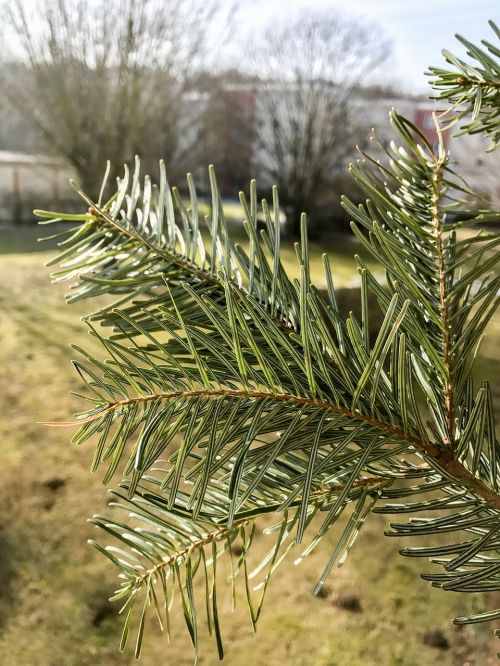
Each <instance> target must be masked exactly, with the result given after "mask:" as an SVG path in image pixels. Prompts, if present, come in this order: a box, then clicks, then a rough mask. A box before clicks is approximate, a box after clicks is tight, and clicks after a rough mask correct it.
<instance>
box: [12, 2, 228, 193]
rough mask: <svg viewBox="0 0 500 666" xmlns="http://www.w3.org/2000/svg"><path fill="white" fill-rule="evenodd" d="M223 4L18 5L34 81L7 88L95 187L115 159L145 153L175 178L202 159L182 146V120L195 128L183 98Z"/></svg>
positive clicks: (117, 163) (18, 25)
mask: <svg viewBox="0 0 500 666" xmlns="http://www.w3.org/2000/svg"><path fill="white" fill-rule="evenodd" d="M224 7H227V3H223V2H222V1H221V0H107V1H106V2H103V1H99V0H46V1H45V2H39V3H38V5H37V6H36V7H35V8H33V7H32V6H31V5H30V6H29V7H28V8H27V7H26V5H25V3H23V0H15V1H14V3H13V5H12V8H10V9H9V10H8V12H7V13H8V24H9V25H10V27H11V28H13V33H14V34H15V35H16V36H17V39H18V43H17V45H16V48H17V51H18V53H20V54H21V59H22V60H23V62H24V66H25V68H26V70H27V75H28V76H27V77H25V78H27V85H22V86H21V85H18V79H17V77H12V76H11V77H9V78H7V79H5V80H4V81H3V85H4V91H5V93H6V94H7V95H8V97H9V98H10V99H11V100H12V101H13V102H14V103H15V105H16V106H17V108H18V109H19V110H20V111H21V113H23V114H24V115H25V116H26V117H27V118H28V119H29V120H30V122H31V123H32V124H33V125H35V126H36V127H38V129H39V130H40V131H41V133H42V134H43V136H44V137H45V138H46V140H47V142H48V144H49V145H50V146H52V147H53V150H54V151H55V152H57V153H58V154H60V155H61V156H63V157H64V158H66V159H67V160H68V161H69V162H70V163H71V164H72V165H73V166H74V167H75V169H76V170H77V172H78V174H79V177H80V180H81V181H82V185H83V187H84V188H87V191H92V190H93V188H95V186H96V174H99V173H101V172H102V170H103V167H104V164H105V161H106V160H107V159H110V160H111V162H112V164H113V166H114V168H116V169H120V168H121V165H122V164H123V163H124V162H127V161H130V160H131V159H132V158H133V156H134V154H135V153H136V152H138V151H139V150H140V151H141V152H142V155H143V157H144V158H146V160H145V161H146V164H147V161H148V160H147V158H148V157H149V158H151V159H155V160H156V159H158V158H159V157H165V158H166V159H167V160H168V161H169V163H170V167H169V169H170V172H171V173H173V174H174V175H176V172H178V170H181V169H183V164H182V163H183V160H182V157H183V154H186V153H189V155H190V161H191V162H192V161H193V159H194V156H193V152H192V148H193V146H192V145H187V142H186V140H184V141H183V142H182V141H179V138H180V137H182V135H183V128H182V122H183V119H185V118H189V120H190V122H193V114H189V112H188V111H189V109H186V106H187V104H188V102H187V101H186V99H185V97H186V96H185V92H186V90H187V89H188V88H189V85H190V82H191V81H192V77H193V76H194V73H195V72H196V71H197V70H198V69H199V67H200V66H201V65H202V64H203V65H205V64H206V58H207V51H208V48H207V47H208V46H209V38H211V37H212V36H213V32H214V31H213V29H211V26H212V25H213V22H214V20H215V19H216V17H218V16H220V15H221V13H222V12H223V11H225V10H224ZM222 25H223V24H222V21H218V26H222ZM184 134H185V133H184ZM187 136H191V137H192V136H193V131H192V128H191V131H190V132H189V133H188V134H187ZM89 188H90V189H89Z"/></svg>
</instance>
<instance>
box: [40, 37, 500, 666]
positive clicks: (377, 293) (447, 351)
mask: <svg viewBox="0 0 500 666" xmlns="http://www.w3.org/2000/svg"><path fill="white" fill-rule="evenodd" d="M490 51H491V52H492V53H493V54H494V55H496V56H498V50H496V51H495V50H494V47H491V48H490ZM460 67H462V64H460ZM467 67H468V70H467V71H468V72H469V73H471V71H472V70H471V68H472V65H470V66H469V65H468V66H467ZM488 71H491V72H492V74H493V76H494V77H497V79H498V78H499V76H500V69H499V63H498V58H497V59H496V60H494V61H493V60H491V63H490V64H489V70H488ZM441 76H442V81H448V80H450V77H451V74H449V73H442V74H441ZM436 85H439V83H438V82H437V83H436ZM458 86H462V87H461V89H460V90H458V88H457V87H458ZM454 90H455V94H456V95H459V94H460V95H461V97H460V99H462V98H467V95H469V94H470V93H469V82H468V81H465V80H464V81H462V82H461V83H458V82H456V83H455V88H454ZM475 94H476V102H475V109H474V111H475V118H476V119H475V121H474V123H475V124H474V126H473V130H474V131H484V132H486V133H487V134H489V135H490V136H493V138H494V137H495V134H494V131H496V130H494V128H493V126H492V118H493V113H497V114H498V104H497V102H498V96H497V97H495V98H492V97H491V96H485V97H484V98H482V97H480V98H479V101H477V99H478V97H477V93H475ZM454 99H455V97H454ZM483 102H484V103H485V104H487V107H486V111H485V112H484V113H483V111H482V110H483V106H482V104H483ZM494 104H496V106H494ZM493 106H494V108H493ZM391 120H392V124H393V127H394V130H395V133H396V136H397V140H396V141H395V142H394V143H393V144H391V146H390V147H389V148H388V149H387V150H385V155H384V159H382V160H380V161H379V160H374V159H372V158H370V157H368V156H364V158H363V159H360V160H359V161H358V162H357V164H356V165H355V166H353V167H352V169H351V171H352V175H353V177H354V178H355V179H356V181H357V183H358V185H359V187H360V188H361V190H362V191H363V192H364V194H365V195H366V197H367V198H366V202H365V204H362V205H359V206H355V205H354V204H353V203H352V202H350V201H349V200H347V199H346V200H344V207H345V209H346V210H347V211H348V213H349V215H350V216H351V218H352V220H353V222H352V229H353V232H354V234H355V235H356V237H357V238H358V239H359V241H360V242H361V243H362V245H363V246H364V247H365V248H366V250H367V251H368V252H369V253H371V254H372V255H373V256H374V257H375V258H376V259H377V260H378V261H379V262H380V263H381V264H382V265H383V266H384V268H385V272H386V280H384V282H383V283H381V282H379V281H378V280H377V279H376V277H375V276H374V275H373V274H372V273H371V272H370V270H369V269H368V268H367V267H366V265H365V264H364V263H363V261H362V260H361V259H360V258H359V257H356V262H357V266H358V272H359V274H360V277H361V313H362V314H361V316H360V318H359V319H358V318H356V317H355V316H354V315H353V314H350V315H349V316H348V317H347V318H345V317H344V316H342V314H341V313H340V312H339V309H338V307H337V302H336V297H335V289H334V286H333V279H332V271H331V269H330V264H329V262H328V259H327V258H326V256H325V257H324V270H325V282H326V285H327V288H326V289H325V290H324V291H320V290H318V289H317V288H316V287H315V286H314V285H313V284H312V283H311V280H310V271H309V259H308V245H307V232H306V219H305V216H304V217H303V223H302V237H301V241H300V243H297V244H296V250H297V262H298V267H299V271H298V272H299V274H300V279H298V280H290V279H289V278H288V276H287V275H286V273H285V271H284V269H283V267H282V265H281V263H280V222H279V202H278V195H277V192H276V191H274V192H273V201H272V204H271V205H270V206H269V205H268V204H267V203H266V202H265V201H263V202H262V206H261V208H260V209H259V207H258V203H257V193H256V187H255V183H252V184H251V187H250V193H249V197H248V199H247V198H246V197H245V196H244V195H243V194H242V195H241V208H242V216H243V217H244V223H243V224H244V228H245V231H246V234H247V236H248V251H247V252H245V251H244V250H243V249H242V247H240V246H239V245H238V244H237V243H235V242H234V241H233V240H232V239H231V236H230V234H229V233H228V229H227V226H226V224H225V221H224V215H223V208H222V204H221V200H220V196H219V193H218V190H217V185H216V181H215V176H214V173H213V170H210V182H211V186H212V202H211V214H210V215H209V216H208V217H207V218H205V219H201V216H200V214H199V204H198V201H197V198H196V192H195V188H194V185H193V182H192V180H191V178H190V177H188V192H189V197H188V199H189V201H187V200H186V199H185V198H183V197H181V196H180V195H179V193H178V191H177V190H176V189H175V188H173V189H171V188H170V187H169V185H168V183H167V180H166V177H165V170H164V167H163V164H161V165H160V179H159V185H158V186H157V187H156V186H153V185H152V184H151V181H150V179H149V178H148V177H147V176H146V178H145V179H144V182H143V184H140V181H139V166H138V164H137V165H136V168H135V170H134V172H133V174H132V175H131V174H130V173H129V171H128V170H127V169H126V170H125V175H124V177H123V179H121V180H120V181H119V182H118V187H117V190H116V192H115V194H114V195H113V196H112V197H111V199H109V200H108V201H103V197H102V196H101V197H100V198H99V200H98V201H97V202H94V201H91V200H89V199H88V198H87V197H86V196H85V195H84V194H83V193H81V196H82V198H83V199H84V201H86V203H87V205H88V212H87V213H83V214H82V215H56V214H53V213H50V212H49V213H46V212H44V211H38V213H39V215H40V216H42V217H45V218H47V221H48V222H60V221H62V220H64V221H67V222H69V223H70V228H69V229H68V230H67V231H65V232H64V235H65V236H67V237H65V238H64V239H63V240H61V243H60V244H61V248H62V250H61V253H60V254H59V256H58V257H57V258H56V259H54V261H53V262H52V263H57V264H59V265H60V268H59V269H58V270H57V272H55V273H54V279H55V280H56V281H61V280H69V281H71V283H72V289H71V294H70V296H69V299H68V300H69V301H70V302H74V301H77V300H80V299H87V298H92V297H95V296H102V295H107V296H109V295H110V294H112V295H114V301H113V302H112V303H111V302H110V299H109V298H108V299H107V301H106V302H107V303H108V305H105V306H104V307H102V308H100V309H99V310H98V311H96V312H95V313H94V314H92V315H90V316H89V317H88V318H86V322H87V323H88V326H89V327H90V330H91V332H92V334H93V335H94V336H95V337H96V338H98V340H99V342H100V343H101V347H102V352H103V354H102V356H99V357H98V358H97V357H93V356H92V355H90V354H89V353H88V352H86V351H85V350H83V349H77V351H78V352H79V359H80V360H78V361H75V362H74V364H75V368H76V369H77V371H78V373H79V374H80V376H81V378H82V379H83V381H84V382H85V384H86V385H87V387H88V390H87V392H86V394H85V395H84V396H82V397H83V399H84V400H86V401H87V408H86V409H85V410H84V411H82V412H81V413H80V414H78V415H77V418H76V423H77V424H78V425H79V429H78V431H77V433H76V435H75V436H74V441H75V442H76V443H78V444H81V443H83V442H85V441H87V440H88V439H90V438H92V439H93V440H95V441H96V442H97V446H96V452H95V456H94V461H93V465H92V469H93V470H94V471H95V470H102V471H103V473H104V481H105V482H106V483H108V482H111V481H112V480H114V479H115V478H116V477H117V478H121V479H122V480H121V481H120V482H118V483H116V484H115V489H114V490H113V491H112V494H113V498H114V500H113V505H114V506H115V507H116V509H115V510H114V511H113V512H112V514H113V515H112V517H108V516H102V515H96V516H94V517H93V519H92V522H93V523H94V524H95V525H97V526H98V527H99V528H101V530H102V532H106V533H107V535H109V536H110V537H112V542H111V544H110V545H104V546H103V545H100V544H97V543H95V544H94V545H95V546H96V547H97V548H98V549H99V550H100V551H101V552H102V553H103V554H104V555H106V556H107V557H108V558H109V559H110V560H111V561H112V562H113V563H114V564H115V565H116V567H117V568H118V570H119V572H120V576H121V581H122V582H121V587H120V589H119V591H118V592H117V593H116V595H115V598H116V599H119V600H120V601H121V602H122V604H123V613H124V615H125V618H126V619H125V628H124V632H123V639H122V648H123V647H124V646H125V643H126V641H127V637H128V635H129V631H130V628H131V626H132V625H133V624H134V618H136V620H135V624H136V625H137V627H138V629H137V638H136V648H135V649H136V654H137V655H138V654H139V652H140V649H141V643H142V638H143V632H144V621H145V617H146V614H147V613H154V614H156V615H157V618H158V622H159V624H160V626H161V627H162V628H166V629H167V631H168V629H169V624H170V617H169V611H170V607H171V603H172V601H173V598H174V592H176V594H178V596H179V601H180V604H181V606H182V610H183V613H184V618H185V621H186V625H187V628H188V631H189V634H190V636H191V639H192V642H193V645H194V646H195V648H196V646H197V644H198V631H199V622H200V616H202V615H204V616H205V617H206V623H207V624H208V628H209V630H210V631H211V632H212V633H213V634H214V636H215V640H216V645H217V649H218V652H219V655H220V656H221V657H222V655H223V647H222V638H221V630H220V626H219V616H218V606H217V595H218V583H219V582H220V575H218V573H217V568H219V567H220V566H223V564H224V567H225V570H226V572H227V571H229V574H230V578H231V579H232V580H233V588H234V580H235V579H236V578H238V577H239V578H241V579H242V580H243V585H244V589H245V590H246V593H247V599H248V604H249V608H250V614H251V620H252V622H253V623H254V625H255V623H256V622H257V620H258V618H259V615H260V612H261V608H262V601H263V599H264V594H265V592H266V589H267V586H268V582H269V579H270V576H271V574H272V573H273V572H274V570H275V569H276V567H277V565H278V564H279V562H280V561H281V560H282V559H283V557H284V556H285V554H286V553H287V552H288V550H289V549H290V548H291V547H292V546H295V549H297V548H299V549H300V554H299V556H298V558H297V559H298V560H300V559H301V558H302V557H304V556H306V555H307V554H308V553H310V552H311V550H312V549H313V548H315V547H316V546H318V545H321V541H322V538H323V536H324V535H325V534H326V533H327V531H328V530H329V529H330V528H331V527H332V525H334V524H335V522H336V521H337V520H338V519H339V517H340V516H341V515H342V514H343V512H344V511H347V512H348V519H347V520H346V522H345V528H344V530H343V531H342V533H341V536H340V537H339V541H338V543H337V546H336V548H335V549H334V552H333V553H329V554H327V562H326V566H325V569H324V571H323V573H322V574H321V575H320V577H319V582H318V586H317V588H316V590H318V589H319V588H320V587H321V585H322V584H323V583H324V581H325V579H326V577H327V576H328V574H329V572H330V571H331V569H332V567H333V566H335V565H340V564H342V562H343V561H344V560H345V557H346V556H347V553H348V551H349V549H350V548H351V546H352V545H353V542H354V541H355V539H356V536H357V534H358V532H359V530H360V529H361V527H362V525H363V523H364V521H365V519H366V518H367V517H368V516H369V514H370V513H371V512H384V513H391V514H396V515H397V519H398V521H402V522H396V523H394V524H393V525H392V531H391V532H390V534H392V535H404V536H413V537H415V543H416V544H417V545H416V546H415V547H413V548H406V549H405V550H404V551H403V554H405V555H408V556H412V557H427V558H431V560H432V561H433V562H434V563H437V564H438V565H440V566H441V568H440V571H439V573H430V574H425V575H424V578H426V579H427V580H430V581H432V584H433V585H435V586H437V587H441V588H443V589H445V590H458V591H462V592H477V591H490V590H498V589H500V556H499V551H500V488H499V486H500V448H499V445H498V441H497V440H496V438H495V429H494V415H493V407H492V397H491V390H490V387H489V385H488V383H487V382H482V383H481V384H480V385H479V386H478V387H477V386H475V384H474V382H473V379H472V374H473V370H474V363H475V359H476V356H477V351H478V347H479V343H480V340H481V338H482V335H483V332H484V330H485V327H486V325H487V323H488V321H489V320H490V318H491V316H492V315H493V313H494V312H495V308H496V306H497V305H498V291H499V288H500V278H499V277H498V276H497V275H496V274H495V272H494V266H495V264H496V262H497V261H498V258H499V254H498V250H497V248H498V239H499V236H498V234H494V233H480V234H477V235H475V236H471V235H470V234H467V235H465V236H464V235H460V234H458V233H457V232H458V231H459V230H460V228H461V227H462V226H463V225H464V223H463V222H457V220H460V219H463V218H464V216H465V217H470V211H468V209H467V206H466V204H464V203H463V202H462V201H461V198H460V197H461V196H462V193H463V191H464V190H463V185H462V184H461V181H460V180H459V179H458V178H457V177H456V176H455V175H454V173H453V170H452V168H451V167H450V158H449V155H448V153H447V151H446V149H445V146H444V143H443V141H442V139H441V140H440V142H439V145H438V146H437V147H433V146H431V145H430V144H429V142H428V141H427V140H426V139H425V137H424V136H423V135H422V134H420V133H419V131H418V130H417V129H416V128H415V127H414V126H412V125H411V123H410V122H409V121H408V120H406V119H404V118H402V117H401V116H399V115H398V114H397V113H395V112H393V113H392V116H391ZM481 122H483V123H484V124H483V125H482V126H480V125H478V123H481ZM436 126H437V130H438V136H439V137H440V138H441V137H442V134H441V129H440V126H439V121H438V120H436ZM471 131H472V130H471ZM492 132H493V134H492ZM105 182H106V178H105V180H104V183H105ZM103 191H104V184H103V189H102V192H103ZM260 215H262V216H263V217H264V219H265V221H266V224H265V228H264V229H263V230H261V231H258V226H257V218H258V216H260ZM487 218H488V215H485V214H483V215H480V216H478V217H476V218H475V219H474V220H472V221H470V220H469V221H468V222H467V225H470V224H474V223H478V222H480V221H482V220H483V221H484V220H485V219H487ZM71 223H76V224H74V225H73V224H71ZM369 301H370V302H371V301H375V302H376V304H377V307H378V308H379V309H380V311H381V313H382V316H383V323H382V325H381V327H380V330H379V332H378V335H377V336H376V337H375V339H373V336H371V335H370V326H369V317H370V313H369V307H368V303H369ZM407 513H410V514H412V517H411V518H409V519H408V520H406V521H405V520H403V518H404V515H403V514H407ZM269 514H273V515H275V519H276V524H275V525H274V526H273V527H267V528H266V531H267V532H268V533H269V534H271V535H274V536H273V546H272V548H270V550H269V553H268V555H267V556H266V557H265V558H264V560H263V561H262V562H261V563H260V564H259V565H258V566H257V568H256V569H255V570H253V571H250V570H249V565H248V555H249V553H251V551H252V541H253V537H254V534H255V531H256V529H257V527H258V525H259V521H260V520H261V519H262V518H263V517H265V516H268V515H269ZM266 525H268V522H266ZM436 534H441V535H442V536H443V541H442V543H441V545H432V546H427V545H426V542H425V537H426V536H427V535H436ZM236 540H239V542H240V544H241V546H240V548H239V550H238V551H236V549H235V548H234V546H233V542H235V541H236ZM299 544H301V545H299ZM234 552H237V553H238V554H236V555H235V554H234ZM221 558H222V559H221ZM219 559H221V562H222V563H223V564H221V565H219V564H218V562H219ZM198 579H200V585H201V587H196V585H195V582H196V581H197V580H198ZM254 579H255V581H259V580H260V588H261V591H260V592H259V595H258V597H257V598H256V597H255V592H254V591H253V589H252V588H253V587H254V585H255V581H254ZM201 581H203V582H201ZM257 587H259V586H257ZM200 595H202V596H204V597H205V600H204V603H203V604H202V605H201V606H200V605H199V597H200ZM499 618H500V610H485V611H484V612H483V613H480V614H478V615H476V616H472V617H462V618H458V619H456V620H455V622H457V623H466V622H476V621H483V620H490V619H499Z"/></svg>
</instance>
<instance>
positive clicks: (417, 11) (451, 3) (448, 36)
mask: <svg viewBox="0 0 500 666" xmlns="http://www.w3.org/2000/svg"><path fill="white" fill-rule="evenodd" d="M304 8H318V9H328V8H333V9H336V10H337V11H339V12H342V13H347V12H348V13H349V14H350V15H351V16H359V17H361V18H364V19H366V20H368V21H370V22H376V23H378V24H379V25H380V26H381V27H382V28H383V29H384V31H385V33H386V35H387V37H388V38H389V39H390V40H391V41H392V44H393V53H394V57H393V60H392V62H391V64H390V67H389V70H390V72H389V71H388V72H387V73H388V75H389V78H390V79H392V80H393V81H395V82H396V83H397V82H400V83H402V84H403V85H404V86H405V88H407V89H412V90H425V88H426V86H427V84H426V77H425V76H424V74H423V72H424V71H425V70H426V69H427V67H428V66H429V65H440V64H442V62H443V58H442V56H441V49H442V48H447V49H449V50H450V51H453V52H455V53H457V54H458V53H460V45H459V44H458V42H456V40H455V39H454V34H455V33H457V32H458V33H461V34H462V35H464V36H465V37H467V38H468V39H470V40H471V41H479V40H481V39H483V38H486V39H490V38H491V36H492V35H493V33H492V31H491V29H490V27H489V26H488V25H487V21H488V19H493V20H495V21H496V22H497V23H499V22H500V0H243V1H242V2H241V4H240V12H239V22H241V24H242V26H246V27H247V28H252V29H253V28H258V27H259V26H260V25H265V24H266V23H268V22H269V21H270V20H272V18H273V17H276V18H278V17H281V18H285V17H289V16H290V15H291V14H293V12H295V11H297V12H298V11H300V10H301V9H304ZM284 12H286V15H285V16H283V13H284Z"/></svg>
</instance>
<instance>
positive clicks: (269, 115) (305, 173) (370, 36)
mask: <svg viewBox="0 0 500 666" xmlns="http://www.w3.org/2000/svg"><path fill="white" fill-rule="evenodd" d="M389 51H390V49H389V44H388V43H387V42H386V41H385V40H384V39H383V36H382V35H381V33H380V30H378V29H377V28H376V27H374V26H372V25H363V24H361V23H359V22H356V21H353V20H351V19H347V18H343V17H342V16H340V15H338V14H335V13H332V12H330V11H328V12H320V13H311V12H304V13H301V14H299V15H298V16H297V17H296V19H294V20H292V21H291V22H289V23H287V24H285V25H282V26H280V25H278V26H276V25H273V26H272V27H270V28H269V29H268V30H267V31H265V32H264V34H263V35H262V38H261V40H260V41H259V42H258V44H257V46H256V47H255V49H254V56H253V63H254V67H255V69H256V71H257V72H260V73H261V76H263V75H264V76H265V81H263V82H262V83H261V84H260V85H259V87H258V93H257V117H259V118H260V119H261V121H260V126H259V130H258V135H259V145H258V151H257V166H258V168H259V169H260V171H261V172H262V173H263V174H267V176H268V178H269V179H270V180H272V181H273V182H275V183H276V184H277V185H278V187H279V189H280V196H281V200H282V203H283V204H284V206H285V209H286V211H287V215H288V218H289V220H290V223H291V224H290V230H291V232H292V233H293V234H294V235H296V234H298V232H299V225H300V214H301V212H302V211H304V210H307V211H311V210H312V209H313V206H317V204H318V202H320V201H321V196H322V193H324V192H325V190H326V189H327V188H331V187H332V186H333V185H334V183H335V180H336V178H338V176H339V173H340V172H341V170H342V169H343V167H344V166H345V158H346V155H347V154H348V153H349V152H350V151H351V150H352V148H353V145H354V143H355V140H354V138H353V137H355V136H356V135H357V128H359V116H360V104H362V102H361V101H360V100H357V98H356V95H353V93H354V92H355V90H356V88H358V87H359V86H360V85H362V84H363V83H364V82H365V81H367V80H368V78H369V76H370V73H371V72H373V70H375V69H376V67H377V66H378V65H379V64H380V63H382V62H383V61H384V60H385V59H386V58H387V56H388V54H389Z"/></svg>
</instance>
